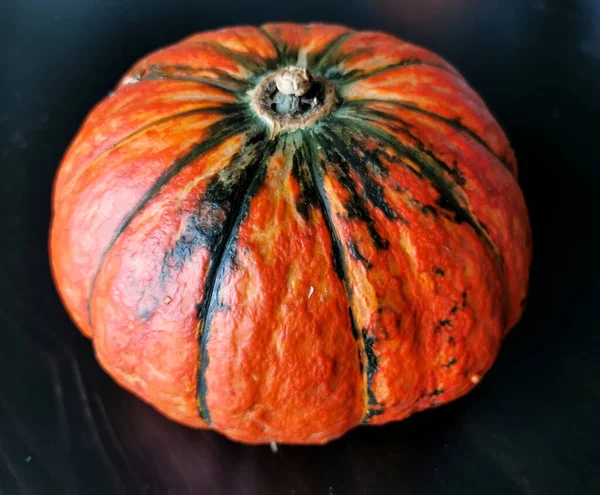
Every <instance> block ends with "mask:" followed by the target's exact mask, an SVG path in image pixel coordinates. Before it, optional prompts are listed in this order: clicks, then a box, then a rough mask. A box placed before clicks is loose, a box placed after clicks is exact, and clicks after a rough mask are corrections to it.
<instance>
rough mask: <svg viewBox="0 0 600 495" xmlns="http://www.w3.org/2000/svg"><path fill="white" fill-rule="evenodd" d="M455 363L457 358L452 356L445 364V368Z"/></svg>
mask: <svg viewBox="0 0 600 495" xmlns="http://www.w3.org/2000/svg"><path fill="white" fill-rule="evenodd" d="M455 364H456V359H455V358H450V361H448V362H447V363H446V364H445V365H444V368H450V366H454V365H455Z"/></svg>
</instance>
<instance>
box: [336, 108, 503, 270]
mask: <svg viewBox="0 0 600 495" xmlns="http://www.w3.org/2000/svg"><path fill="white" fill-rule="evenodd" d="M346 117H347V118H348V119H349V120H352V121H353V122H354V123H355V124H356V126H357V127H359V128H360V129H361V130H362V131H363V132H367V133H368V134H370V135H372V136H373V137H375V138H378V139H379V141H380V142H383V143H386V144H387V145H388V146H390V147H391V148H392V149H394V151H396V153H398V154H399V155H401V156H406V157H408V158H410V159H411V160H412V161H414V162H415V163H416V164H417V165H418V167H419V172H420V173H421V174H422V176H423V177H425V178H426V179H427V180H428V181H429V182H430V184H431V185H432V186H433V187H434V189H435V190H436V191H437V192H438V193H439V194H440V198H439V199H438V206H440V207H442V208H444V209H447V210H449V211H453V212H454V213H455V221H456V222H458V223H460V222H461V221H465V222H466V223H467V224H468V225H469V226H470V227H471V228H472V229H473V230H474V231H475V233H476V234H477V235H478V237H480V238H481V239H482V240H483V241H484V242H485V243H486V245H487V246H488V247H489V248H490V250H491V251H492V252H493V253H494V254H495V256H496V258H497V259H498V261H499V263H500V265H501V266H503V265H504V263H503V262H502V256H501V254H500V252H499V250H498V248H497V246H496V245H495V244H494V243H493V242H492V240H491V239H490V237H489V235H488V233H487V230H486V228H485V226H483V225H482V224H481V223H480V222H479V220H478V219H477V218H475V217H474V215H472V214H471V212H470V211H469V209H468V206H467V205H466V204H464V203H465V199H464V198H462V197H461V195H458V194H456V193H455V192H454V190H455V188H456V185H455V184H452V183H449V181H447V180H445V179H444V178H443V177H442V176H441V174H439V173H437V172H436V171H435V165H433V166H432V164H427V160H426V159H425V160H424V157H423V154H424V153H423V152H422V151H421V150H414V149H411V148H412V147H409V146H407V145H405V144H404V143H401V142H400V139H399V137H397V138H394V137H393V136H392V135H391V134H390V133H389V132H388V131H387V130H385V129H383V128H380V127H377V126H375V125H373V124H371V123H369V122H368V121H367V120H365V119H364V117H363V118H360V117H354V116H352V115H346ZM339 121H340V124H341V125H345V124H344V119H339ZM352 130H354V131H355V129H354V128H353V129H352ZM430 158H432V159H433V160H434V161H435V163H437V165H442V164H443V165H444V166H445V168H447V169H448V170H450V167H448V166H447V165H446V164H444V162H442V161H441V160H439V159H437V158H435V157H430Z"/></svg>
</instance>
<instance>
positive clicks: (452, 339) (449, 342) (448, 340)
mask: <svg viewBox="0 0 600 495" xmlns="http://www.w3.org/2000/svg"><path fill="white" fill-rule="evenodd" d="M446 342H448V344H454V337H452V336H450V337H447V338H446Z"/></svg>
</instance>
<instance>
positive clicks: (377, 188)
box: [329, 128, 408, 224]
mask: <svg viewBox="0 0 600 495" xmlns="http://www.w3.org/2000/svg"><path fill="white" fill-rule="evenodd" d="M329 139H330V140H331V143H332V144H333V147H334V148H335V150H336V152H337V154H338V156H339V157H340V158H342V159H344V160H345V161H346V162H347V163H348V165H349V167H350V168H351V169H352V170H353V171H354V172H355V173H356V174H357V176H358V178H359V179H360V181H361V183H362V186H363V190H364V196H365V198H366V199H367V200H368V201H369V202H370V203H371V204H372V205H373V206H374V207H375V208H377V209H378V210H379V211H381V212H382V213H383V214H384V215H385V216H386V217H387V218H388V219H389V220H398V221H400V222H402V223H405V224H408V221H407V220H406V219H405V218H403V217H402V216H400V215H399V214H398V212H396V211H394V209H393V208H392V207H391V205H390V204H389V203H388V202H387V200H386V199H385V197H384V194H383V187H382V186H381V185H379V184H377V183H376V182H375V181H374V180H373V178H372V177H371V176H370V175H369V173H368V172H367V169H366V164H367V163H368V161H369V158H361V157H360V156H359V155H358V154H356V152H355V151H354V148H353V147H351V146H344V144H345V143H344V142H343V140H342V139H341V137H340V136H339V131H338V133H336V132H335V130H334V128H332V130H331V132H329ZM352 142H354V141H352Z"/></svg>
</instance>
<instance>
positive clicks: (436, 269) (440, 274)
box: [433, 266, 446, 277]
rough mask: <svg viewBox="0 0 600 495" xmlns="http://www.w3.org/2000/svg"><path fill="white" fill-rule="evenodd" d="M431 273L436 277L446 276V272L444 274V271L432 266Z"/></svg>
mask: <svg viewBox="0 0 600 495" xmlns="http://www.w3.org/2000/svg"><path fill="white" fill-rule="evenodd" d="M433 273H434V274H436V275H438V276H439V277H443V276H444V275H446V272H444V270H442V269H441V268H439V267H437V266H434V267H433Z"/></svg>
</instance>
